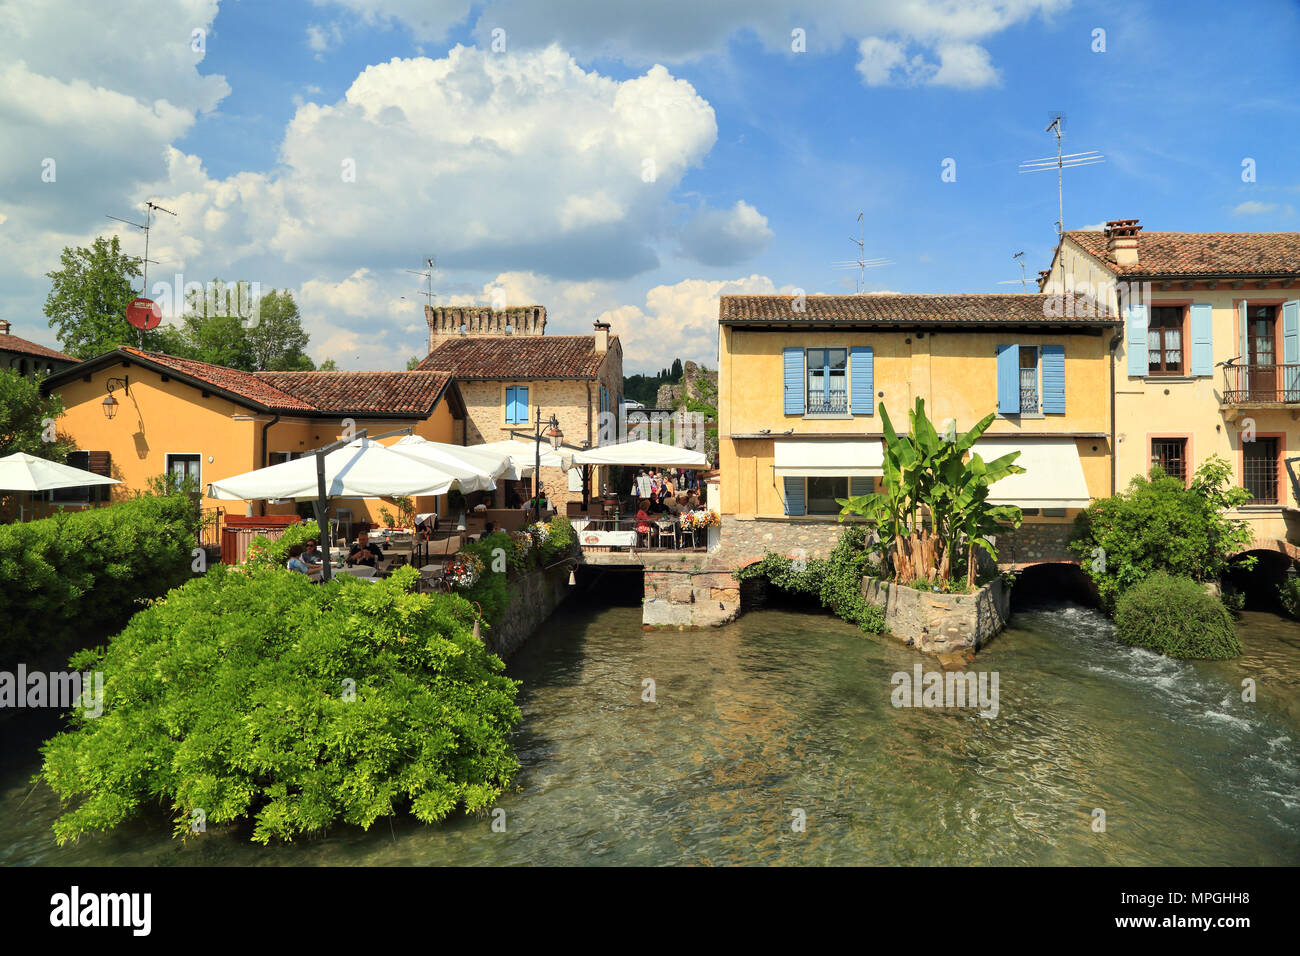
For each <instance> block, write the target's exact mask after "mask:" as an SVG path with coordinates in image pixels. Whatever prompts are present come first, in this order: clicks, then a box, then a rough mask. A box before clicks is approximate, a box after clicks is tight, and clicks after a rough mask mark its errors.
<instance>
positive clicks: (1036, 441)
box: [974, 437, 1092, 508]
mask: <svg viewBox="0 0 1300 956" xmlns="http://www.w3.org/2000/svg"><path fill="white" fill-rule="evenodd" d="M974 451H976V452H978V453H979V455H980V457H981V458H983V459H984V460H985V461H992V460H993V459H994V458H1001V457H1002V456H1003V455H1005V454H1007V453H1009V452H1013V451H1018V452H1020V457H1019V458H1017V459H1016V461H1015V463H1016V464H1017V465H1019V466H1020V467H1021V468H1023V469H1025V473H1024V474H1023V475H1008V476H1007V477H1006V478H1003V479H1002V480H1001V481H998V482H996V483H994V485H993V487H992V488H990V489H989V501H990V502H992V503H993V504H998V505H1017V506H1019V507H1021V508H1086V507H1088V505H1089V504H1091V502H1092V499H1091V498H1090V497H1089V496H1088V482H1087V481H1085V480H1084V477H1083V465H1082V463H1081V462H1080V461H1079V449H1078V447H1077V446H1076V445H1075V443H1074V439H1073V438H1029V437H1023V438H981V439H980V440H979V441H977V442H976V443H975V448H974Z"/></svg>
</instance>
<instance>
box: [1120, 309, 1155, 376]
mask: <svg viewBox="0 0 1300 956" xmlns="http://www.w3.org/2000/svg"><path fill="white" fill-rule="evenodd" d="M1124 351H1125V352H1126V353H1127V355H1128V374H1129V376H1130V377H1134V378H1145V377H1146V374H1147V371H1148V369H1149V368H1150V365H1149V363H1148V361H1147V307H1146V306H1145V305H1129V306H1126V307H1125V308H1124Z"/></svg>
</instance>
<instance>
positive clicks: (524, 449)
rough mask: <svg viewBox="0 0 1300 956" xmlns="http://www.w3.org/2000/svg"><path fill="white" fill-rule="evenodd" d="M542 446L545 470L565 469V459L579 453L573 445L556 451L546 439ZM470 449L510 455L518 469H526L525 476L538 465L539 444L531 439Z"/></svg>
mask: <svg viewBox="0 0 1300 956" xmlns="http://www.w3.org/2000/svg"><path fill="white" fill-rule="evenodd" d="M541 446H542V467H543V468H563V467H564V466H565V464H566V461H565V459H566V458H569V457H572V456H573V455H576V454H577V453H578V451H579V449H577V448H574V447H573V446H572V445H561V446H560V450H559V451H556V450H555V449H554V448H552V447H551V443H550V442H549V441H548V440H546V439H545V438H543V439H542V442H541ZM470 447H471V448H482V449H484V450H487V451H494V452H500V453H502V454H506V455H509V456H510V457H511V458H512V459H514V462H515V466H516V467H518V468H522V469H525V474H532V471H533V467H534V465H535V464H536V463H537V442H535V441H533V439H531V438H529V439H527V440H521V439H518V438H507V439H506V440H505V441H490V442H484V443H483V444H482V445H471V446H470Z"/></svg>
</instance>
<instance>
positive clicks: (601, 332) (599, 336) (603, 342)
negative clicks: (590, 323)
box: [595, 322, 609, 352]
mask: <svg viewBox="0 0 1300 956" xmlns="http://www.w3.org/2000/svg"><path fill="white" fill-rule="evenodd" d="M595 329H596V351H597V352H608V351H609V323H608V322H597V323H595Z"/></svg>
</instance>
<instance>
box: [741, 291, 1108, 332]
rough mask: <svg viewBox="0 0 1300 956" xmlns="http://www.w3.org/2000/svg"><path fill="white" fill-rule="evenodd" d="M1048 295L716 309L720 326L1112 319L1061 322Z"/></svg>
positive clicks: (846, 298) (828, 300) (778, 299)
mask: <svg viewBox="0 0 1300 956" xmlns="http://www.w3.org/2000/svg"><path fill="white" fill-rule="evenodd" d="M1050 299H1051V297H1050V296H1047V295H1044V294H1042V293H1037V292H1015V293H954V294H925V295H911V294H896V293H890V294H887V295H872V294H867V295H810V296H806V297H805V300H804V310H803V311H802V312H796V311H795V309H794V299H793V297H792V296H788V295H724V296H722V299H721V302H720V303H719V306H718V315H719V321H720V322H721V323H722V324H724V325H729V324H738V323H745V322H759V323H764V322H773V323H775V322H795V323H806V322H812V323H817V322H825V323H828V324H830V323H849V322H852V323H862V324H864V325H895V324H906V325H914V324H936V325H954V326H959V325H1025V324H1031V325H1032V324H1047V325H1060V324H1062V323H1068V324H1070V325H1111V324H1112V323H1113V322H1114V319H1112V318H1107V317H1100V318H1074V317H1071V318H1069V319H1062V318H1060V317H1059V315H1054V310H1053V308H1052V303H1051V302H1050V301H1049V300H1050Z"/></svg>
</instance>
